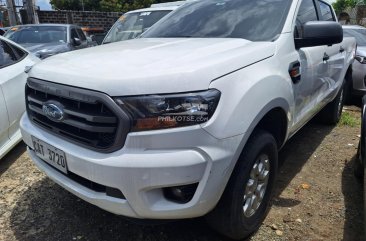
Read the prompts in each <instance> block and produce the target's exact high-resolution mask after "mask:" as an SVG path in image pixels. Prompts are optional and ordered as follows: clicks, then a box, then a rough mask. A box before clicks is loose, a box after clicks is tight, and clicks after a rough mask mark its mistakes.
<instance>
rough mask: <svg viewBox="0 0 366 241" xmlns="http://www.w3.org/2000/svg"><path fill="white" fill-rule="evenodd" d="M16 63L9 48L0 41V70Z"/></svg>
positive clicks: (13, 54)
mask: <svg viewBox="0 0 366 241" xmlns="http://www.w3.org/2000/svg"><path fill="white" fill-rule="evenodd" d="M16 61H17V57H16V55H15V53H14V52H13V50H12V49H11V48H10V46H9V45H8V44H7V43H6V42H4V41H1V40H0V68H2V67H4V66H8V65H11V64H13V63H15V62H16Z"/></svg>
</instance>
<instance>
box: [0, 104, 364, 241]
mask: <svg viewBox="0 0 366 241" xmlns="http://www.w3.org/2000/svg"><path fill="white" fill-rule="evenodd" d="M347 109H348V110H346V111H347V112H348V113H350V114H351V116H354V117H355V118H359V116H360V111H359V109H358V108H350V107H349V108H347ZM359 131H360V127H359V125H358V124H357V125H355V126H354V127H351V126H345V125H339V126H337V127H329V126H324V125H321V124H318V123H317V122H316V121H312V122H311V123H309V124H308V125H306V126H305V127H304V128H303V129H302V130H301V131H300V132H299V133H298V134H296V136H295V137H293V138H292V139H291V140H290V141H289V142H288V143H287V145H286V146H285V147H284V149H283V150H282V151H281V153H280V160H281V164H282V167H281V169H280V174H279V179H278V183H277V188H276V190H275V197H274V199H273V203H272V208H271V211H270V213H269V215H268V217H267V219H266V220H265V221H264V223H263V225H262V226H261V228H260V229H259V231H258V232H257V233H256V234H254V235H253V236H252V237H251V238H250V239H249V240H251V241H260V240H304V241H305V240H309V241H315V240H331V241H333V240H346V241H348V240H355V241H361V240H363V238H362V237H363V236H362V235H363V231H362V230H363V223H362V219H363V218H362V217H363V211H362V210H363V206H362V188H361V186H360V184H359V183H358V182H357V181H356V180H355V178H354V177H353V171H352V163H353V161H354V157H355V155H356V151H357V150H356V147H357V144H358V140H359V137H358V135H359ZM0 240H4V241H12V240H52V241H56V240H96V241H101V240H139V241H142V240H143V241H153V240H154V241H157V240H159V241H171V240H172V241H173V240H180V241H188V240H192V241H204V240H206V241H218V240H227V239H225V238H224V237H222V236H220V235H218V234H217V233H215V232H214V231H212V230H211V229H209V228H208V226H207V225H206V224H205V222H204V221H203V220H202V219H193V220H184V221H177V222H171V223H165V224H159V225H141V224H136V223H133V222H131V221H130V220H126V219H124V218H122V217H119V216H116V215H113V214H110V213H107V212H105V211H103V210H101V209H99V208H97V207H95V206H92V205H90V204H88V203H86V202H84V201H82V200H80V199H78V198H77V197H75V196H73V195H72V194H70V193H68V192H67V191H65V190H63V189H62V188H60V187H59V186H57V185H56V184H54V183H53V182H52V181H50V180H49V179H48V178H47V177H45V175H43V174H42V173H41V172H40V171H38V170H37V168H36V167H35V166H34V165H33V164H32V162H31V161H30V159H29V157H28V155H27V154H26V152H25V146H24V144H22V143H21V144H19V145H18V146H17V147H16V148H15V149H14V150H13V151H12V152H10V153H9V154H8V155H7V156H6V157H5V158H3V159H2V160H1V161H0Z"/></svg>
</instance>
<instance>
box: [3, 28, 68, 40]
mask: <svg viewBox="0 0 366 241" xmlns="http://www.w3.org/2000/svg"><path fill="white" fill-rule="evenodd" d="M5 37H6V38H8V39H10V40H12V41H14V42H16V43H19V44H26V43H52V42H61V43H66V27H62V26H22V27H14V28H11V29H10V30H9V31H7V32H6V34H5Z"/></svg>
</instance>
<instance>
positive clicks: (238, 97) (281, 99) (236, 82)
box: [202, 59, 294, 139]
mask: <svg viewBox="0 0 366 241" xmlns="http://www.w3.org/2000/svg"><path fill="white" fill-rule="evenodd" d="M272 61H274V60H271V59H267V60H264V61H262V62H259V63H256V64H254V65H251V66H249V67H247V68H244V69H241V70H238V71H236V72H234V73H231V74H229V75H226V76H224V77H222V78H220V79H218V80H215V81H213V82H212V83H211V85H210V88H215V89H218V90H219V91H221V99H220V103H219V105H218V107H217V110H216V112H215V114H214V116H213V117H212V118H211V119H210V121H209V122H207V123H206V124H204V125H203V126H202V127H203V128H204V129H205V130H206V131H207V132H209V133H210V134H211V135H213V136H214V137H216V138H218V139H224V138H229V137H232V136H236V135H241V134H245V135H246V134H248V133H249V134H250V133H251V132H252V131H253V130H254V128H255V127H256V125H257V124H258V123H259V122H260V120H261V119H262V118H263V117H264V116H265V115H266V114H267V113H268V112H269V111H270V110H272V109H274V108H281V109H283V110H284V112H285V113H286V115H287V119H288V122H289V123H290V122H292V117H291V111H290V110H291V108H292V103H294V100H293V92H292V87H291V79H290V78H289V76H288V73H286V72H285V73H283V74H281V73H280V71H279V68H278V66H277V64H273V62H272ZM271 66H273V67H271ZM286 75H287V76H288V79H286ZM288 126H290V125H288Z"/></svg>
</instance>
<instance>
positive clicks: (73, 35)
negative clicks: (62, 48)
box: [71, 28, 79, 39]
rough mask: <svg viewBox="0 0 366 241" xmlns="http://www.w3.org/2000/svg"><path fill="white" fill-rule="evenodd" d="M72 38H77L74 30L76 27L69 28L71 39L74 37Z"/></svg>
mask: <svg viewBox="0 0 366 241" xmlns="http://www.w3.org/2000/svg"><path fill="white" fill-rule="evenodd" d="M74 38H79V35H78V33H77V32H76V29H74V28H72V29H71V39H74Z"/></svg>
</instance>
